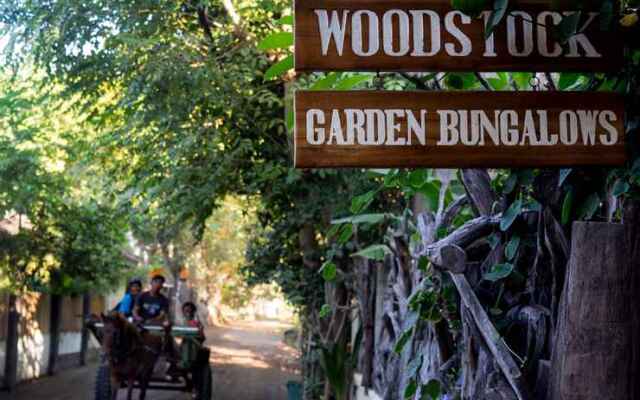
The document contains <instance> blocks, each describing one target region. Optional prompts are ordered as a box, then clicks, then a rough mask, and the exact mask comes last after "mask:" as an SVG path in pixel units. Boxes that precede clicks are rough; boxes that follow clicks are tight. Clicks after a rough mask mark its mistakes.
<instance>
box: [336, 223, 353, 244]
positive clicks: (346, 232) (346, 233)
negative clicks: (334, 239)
mask: <svg viewBox="0 0 640 400" xmlns="http://www.w3.org/2000/svg"><path fill="white" fill-rule="evenodd" d="M351 235H353V225H351V224H347V225H344V227H343V228H342V230H341V231H340V236H338V243H340V244H345V243H347V242H348V241H349V239H351Z"/></svg>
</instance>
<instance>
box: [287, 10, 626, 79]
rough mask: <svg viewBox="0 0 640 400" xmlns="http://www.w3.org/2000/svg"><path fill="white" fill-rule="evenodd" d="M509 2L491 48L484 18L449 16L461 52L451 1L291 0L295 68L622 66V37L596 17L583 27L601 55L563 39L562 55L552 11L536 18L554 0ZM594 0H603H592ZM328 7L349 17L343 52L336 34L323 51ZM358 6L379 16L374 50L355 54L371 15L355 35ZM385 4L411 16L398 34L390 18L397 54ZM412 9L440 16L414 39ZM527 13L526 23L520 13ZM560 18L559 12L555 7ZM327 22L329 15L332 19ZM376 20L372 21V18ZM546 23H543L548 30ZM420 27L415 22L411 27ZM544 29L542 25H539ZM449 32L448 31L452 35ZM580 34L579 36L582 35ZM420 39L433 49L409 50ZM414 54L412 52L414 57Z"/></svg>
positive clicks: (588, 68)
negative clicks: (466, 45)
mask: <svg viewBox="0 0 640 400" xmlns="http://www.w3.org/2000/svg"><path fill="white" fill-rule="evenodd" d="M511 3H512V8H511V9H510V10H509V13H508V14H507V17H505V18H504V20H503V21H502V22H501V23H500V24H499V26H498V27H497V28H496V30H495V31H494V35H493V38H494V43H495V54H494V55H488V54H489V53H485V50H486V46H485V38H484V24H485V21H484V17H480V18H473V19H469V20H468V21H466V22H468V23H463V21H462V15H459V14H458V15H456V16H455V17H453V20H452V21H453V22H452V23H453V24H454V25H455V26H456V27H457V28H459V30H460V31H461V32H462V33H463V34H464V35H465V36H466V37H468V39H469V40H470V42H471V47H472V48H471V51H470V52H468V54H467V52H465V53H462V54H464V55H455V54H453V53H455V52H456V51H457V52H460V51H461V50H462V45H461V42H460V41H459V40H458V38H457V36H459V35H458V34H457V33H456V32H455V31H454V30H451V29H447V25H446V24H445V20H446V18H445V17H446V15H447V14H448V13H450V12H452V11H454V10H453V9H452V8H451V5H450V1H449V0H349V1H345V0H297V1H296V2H295V69H296V70H297V71H405V72H411V71H414V72H418V71H532V72H553V71H584V72H595V71H615V70H618V69H620V68H621V66H622V63H623V41H622V40H621V39H620V35H619V34H618V32H616V31H601V30H600V17H599V16H598V17H596V18H595V19H594V20H592V21H591V23H589V24H588V26H587V29H585V30H584V32H583V33H584V34H585V35H586V37H587V38H588V40H589V42H590V43H591V44H592V45H593V47H594V49H595V51H596V53H597V55H598V56H595V53H594V55H593V56H591V57H587V56H586V54H587V53H586V52H585V51H583V50H584V49H583V48H582V47H580V48H579V49H578V50H579V52H578V54H573V55H572V56H568V54H569V47H570V46H568V45H567V46H564V48H563V49H562V52H561V54H560V55H556V54H555V53H554V52H553V50H555V49H556V48H560V47H556V46H557V44H556V42H555V41H554V40H553V34H554V33H553V32H552V29H549V28H550V25H552V24H553V19H552V18H553V17H545V18H547V19H546V20H545V22H546V24H541V23H539V21H538V20H537V18H538V16H539V15H540V13H542V12H548V11H549V10H550V9H551V8H552V7H551V4H554V5H557V2H552V1H550V0H529V1H519V2H511ZM593 3H597V4H598V5H597V6H596V7H595V9H596V10H598V9H599V7H600V4H601V2H595V1H594V2H593ZM318 10H326V12H327V13H328V15H329V16H331V14H332V13H333V12H334V11H335V12H337V14H336V15H337V16H338V18H337V19H336V22H337V21H340V24H342V23H343V22H344V23H346V25H345V27H346V29H345V36H344V48H343V52H342V53H341V54H340V53H339V52H338V49H337V46H336V43H335V41H333V42H331V43H330V44H329V46H328V49H327V52H326V54H323V48H322V39H321V24H320V19H319V17H318V15H317V14H316V11H318ZM358 10H370V11H373V12H374V13H375V14H376V16H377V17H378V18H377V19H378V21H379V23H378V26H379V29H378V32H379V34H378V37H379V50H378V51H377V52H375V53H374V54H372V55H363V54H360V55H358V52H357V51H355V50H354V48H353V46H352V43H353V40H354V38H355V39H357V38H358V37H362V39H363V46H362V48H363V49H364V50H365V53H366V50H370V49H371V47H370V44H371V42H370V39H369V34H368V32H369V19H368V17H366V16H365V17H363V18H361V21H362V33H363V35H362V36H360V35H358V34H354V33H353V32H352V30H351V27H352V25H353V20H352V17H353V14H354V13H355V12H357V11H358ZM389 10H399V11H401V12H404V13H406V14H407V15H408V16H409V17H410V18H409V20H408V27H409V28H408V29H407V30H406V31H405V32H406V33H405V34H402V33H401V29H400V28H399V25H400V23H399V21H400V17H399V16H398V15H397V14H396V15H394V17H393V18H391V20H390V21H391V24H390V26H391V29H390V30H389V32H391V33H390V34H389V35H391V36H392V37H393V41H392V43H393V46H392V48H393V49H395V51H396V52H397V53H398V55H395V56H394V55H391V54H390V53H388V52H387V53H385V51H384V46H383V42H384V33H383V32H384V31H383V25H384V23H383V16H384V14H385V13H386V12H388V11H389ZM411 10H414V11H416V10H431V11H434V12H435V13H437V15H438V17H439V18H438V20H439V21H438V20H436V19H433V21H434V22H433V23H432V22H430V21H431V20H430V19H429V18H428V17H427V18H424V19H423V28H424V29H422V31H423V32H424V35H423V36H422V37H423V40H422V41H419V40H416V39H415V36H414V28H416V27H419V26H420V25H419V24H417V23H416V21H418V19H417V18H414V17H413V16H412V14H411V13H410V11H411ZM345 12H346V13H347V17H346V20H344V21H343V20H342V19H341V18H342V16H343V15H344V13H345ZM518 12H525V13H527V15H529V16H530V17H531V18H529V17H526V16H525V15H520V16H518V15H517V13H518ZM509 15H511V16H512V17H513V18H514V23H513V27H514V29H513V30H512V32H514V34H513V35H509V34H508V20H509ZM523 18H526V19H527V20H528V22H527V21H526V20H525V19H523ZM558 18H561V17H560V16H559V14H558ZM587 19H588V14H587V13H586V12H584V13H583V21H581V23H580V26H581V27H583V26H584V23H585V22H587ZM329 21H330V19H329ZM431 25H433V26H434V27H435V28H436V29H437V30H438V31H439V32H440V35H439V37H440V46H439V50H438V51H436V49H438V47H434V48H431V47H430V46H431V43H432V41H431V37H432V34H431V30H430V27H431ZM374 26H375V25H374ZM545 27H547V28H546V29H545ZM526 29H531V31H532V35H531V41H530V42H532V43H533V46H532V48H531V51H530V52H529V51H527V50H526V47H525V45H524V40H525V35H524V32H525V30H526ZM415 30H416V31H420V29H419V28H416V29H415ZM543 31H544V32H543ZM452 33H453V34H452ZM401 35H402V36H403V37H405V38H406V40H407V42H408V44H409V48H410V49H411V50H410V51H408V52H407V53H405V52H402V51H400V50H401V49H402V48H401V47H400V44H399V43H400V36H401ZM509 38H511V39H512V40H511V41H512V42H514V43H515V49H516V50H517V51H516V52H514V51H512V50H511V51H510V48H509ZM581 40H582V39H581ZM419 43H424V44H425V47H424V48H425V49H433V50H434V51H433V54H431V52H429V51H427V52H426V53H427V54H428V55H418V54H414V52H413V50H414V49H415V48H416V47H418V46H416V44H419ZM447 44H449V46H452V49H453V50H452V51H450V52H447V51H446V49H445V47H446V46H447ZM541 47H543V48H545V47H546V48H547V49H550V52H547V53H545V52H544V51H542V52H541V51H540V50H539V49H540V48H541ZM412 54H414V55H413V56H412Z"/></svg>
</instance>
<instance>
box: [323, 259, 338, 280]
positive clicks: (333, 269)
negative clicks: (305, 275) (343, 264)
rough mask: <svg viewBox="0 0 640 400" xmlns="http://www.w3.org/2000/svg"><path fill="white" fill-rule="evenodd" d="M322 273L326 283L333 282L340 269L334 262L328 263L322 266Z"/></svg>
mask: <svg viewBox="0 0 640 400" xmlns="http://www.w3.org/2000/svg"><path fill="white" fill-rule="evenodd" d="M320 271H321V272H322V277H323V278H324V280H325V281H327V282H332V281H333V280H335V279H336V275H337V272H338V267H337V266H336V264H335V263H333V262H332V261H327V262H325V263H324V264H322V268H320Z"/></svg>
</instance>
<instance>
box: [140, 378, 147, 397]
mask: <svg viewBox="0 0 640 400" xmlns="http://www.w3.org/2000/svg"><path fill="white" fill-rule="evenodd" d="M139 383H140V397H139V399H140V400H144V398H145V397H146V396H147V386H148V385H149V374H144V375H143V376H141V377H140V382H139Z"/></svg>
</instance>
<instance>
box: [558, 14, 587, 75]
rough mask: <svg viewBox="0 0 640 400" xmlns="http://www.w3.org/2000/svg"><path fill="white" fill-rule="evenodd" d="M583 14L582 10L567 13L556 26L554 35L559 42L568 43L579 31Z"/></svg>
mask: <svg viewBox="0 0 640 400" xmlns="http://www.w3.org/2000/svg"><path fill="white" fill-rule="evenodd" d="M581 16H582V13H581V12H580V11H576V12H573V13H570V14H568V15H565V16H564V17H563V18H562V21H560V23H559V24H558V25H556V26H555V29H554V33H555V35H554V36H555V39H556V40H557V41H558V42H559V43H566V42H567V41H568V40H569V38H571V36H573V35H575V34H576V33H577V32H578V24H579V23H580V17H581ZM561 79H562V78H561Z"/></svg>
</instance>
